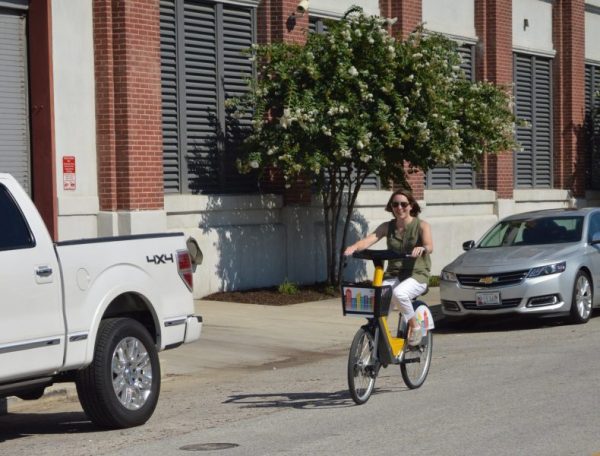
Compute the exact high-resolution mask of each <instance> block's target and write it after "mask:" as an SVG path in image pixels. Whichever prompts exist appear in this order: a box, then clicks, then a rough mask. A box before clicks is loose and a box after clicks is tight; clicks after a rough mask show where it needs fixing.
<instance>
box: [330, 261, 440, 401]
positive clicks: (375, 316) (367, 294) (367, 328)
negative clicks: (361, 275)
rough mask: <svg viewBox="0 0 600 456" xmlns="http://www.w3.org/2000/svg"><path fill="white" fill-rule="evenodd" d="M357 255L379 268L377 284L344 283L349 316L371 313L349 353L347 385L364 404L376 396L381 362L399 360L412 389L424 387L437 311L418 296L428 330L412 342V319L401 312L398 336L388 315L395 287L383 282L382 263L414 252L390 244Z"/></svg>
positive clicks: (422, 320)
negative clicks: (390, 247) (409, 339)
mask: <svg viewBox="0 0 600 456" xmlns="http://www.w3.org/2000/svg"><path fill="white" fill-rule="evenodd" d="M352 256H353V257H354V258H358V259H363V260H372V261H373V263H374V264H375V273H374V277H373V282H372V285H370V286H369V285H362V284H357V283H353V282H343V283H342V309H343V313H344V316H347V315H351V316H361V317H365V318H366V319H367V323H366V324H365V325H363V326H362V327H361V328H360V329H359V330H358V331H357V332H356V335H355V336H354V339H353V340H352V345H351V346H350V353H349V356H348V387H349V390H350V396H352V399H353V400H354V402H355V403H356V404H359V405H361V404H364V403H365V402H367V401H368V400H369V397H371V393H372V392H373V390H374V388H375V380H376V378H377V375H378V374H379V369H380V368H381V367H384V368H386V367H387V366H388V365H390V364H399V365H400V372H401V374H402V379H403V380H404V383H405V384H406V386H407V387H408V388H410V389H415V388H419V387H420V386H421V385H422V384H423V383H424V382H425V379H426V378H427V374H428V373H429V367H430V365H431V354H432V348H433V334H432V332H431V330H432V329H433V328H434V321H433V316H432V315H431V311H430V310H429V307H428V306H427V304H425V303H424V302H422V301H418V300H413V306H414V308H415V313H416V317H417V320H418V321H419V323H420V325H421V328H422V329H421V330H422V331H423V338H422V340H421V342H420V343H419V345H417V346H414V347H412V346H409V345H408V343H406V341H405V339H406V337H407V335H408V334H407V329H408V328H407V323H406V321H405V319H404V318H400V321H399V323H398V330H397V334H396V337H394V336H392V334H391V332H390V329H389V326H388V321H387V316H388V313H389V307H390V302H391V298H392V287H390V286H383V266H384V262H385V261H386V260H394V259H399V258H409V257H410V254H404V253H403V254H399V253H397V252H393V251H391V250H362V251H359V252H354V253H353V254H352Z"/></svg>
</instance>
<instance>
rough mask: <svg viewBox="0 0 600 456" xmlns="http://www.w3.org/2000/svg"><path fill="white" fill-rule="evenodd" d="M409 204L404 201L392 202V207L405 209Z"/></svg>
mask: <svg viewBox="0 0 600 456" xmlns="http://www.w3.org/2000/svg"><path fill="white" fill-rule="evenodd" d="M409 204H410V203H407V202H406V201H393V202H392V207H398V206H401V207H402V209H406V208H407V207H408V205H409Z"/></svg>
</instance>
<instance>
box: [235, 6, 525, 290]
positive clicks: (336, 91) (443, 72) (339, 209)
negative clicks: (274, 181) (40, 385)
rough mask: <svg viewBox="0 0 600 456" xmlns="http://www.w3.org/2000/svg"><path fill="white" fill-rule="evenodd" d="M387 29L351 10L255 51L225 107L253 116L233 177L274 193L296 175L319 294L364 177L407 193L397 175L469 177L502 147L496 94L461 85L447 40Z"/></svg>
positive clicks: (333, 274)
mask: <svg viewBox="0 0 600 456" xmlns="http://www.w3.org/2000/svg"><path fill="white" fill-rule="evenodd" d="M391 24H392V21H390V20H386V19H382V18H379V17H375V16H366V15H364V14H363V13H362V10H361V9H360V8H353V9H351V10H349V11H348V12H347V13H346V15H345V16H344V17H343V18H342V19H341V20H340V21H332V22H330V23H329V24H328V33H327V34H310V35H309V36H308V39H307V42H306V44H305V45H297V44H289V43H272V44H269V45H265V46H255V47H253V48H252V50H251V57H250V58H252V59H255V60H256V62H257V78H256V79H254V80H253V81H250V86H251V89H250V91H249V92H248V95H247V96H246V97H244V98H241V99H237V100H235V102H234V105H235V108H236V109H238V110H239V111H240V112H248V111H249V110H251V111H252V112H253V129H252V132H251V134H250V135H249V137H248V138H247V140H246V146H247V148H246V149H245V151H244V152H243V157H242V158H241V159H240V160H239V167H240V170H241V171H249V170H251V169H259V170H266V169H272V168H276V169H278V170H280V172H281V173H282V175H283V178H284V179H285V182H286V185H291V184H292V182H293V181H294V179H296V178H297V177H299V176H302V178H303V179H305V180H306V179H309V180H310V182H312V183H313V184H314V188H315V189H316V190H317V191H318V193H319V194H320V196H321V198H322V203H323V212H324V221H325V231H326V233H325V238H326V243H325V244H326V248H327V280H328V282H329V283H330V284H338V283H339V282H340V279H341V271H340V268H339V265H340V262H341V259H342V257H341V251H342V246H344V245H345V244H346V237H347V234H348V228H349V223H350V219H351V214H352V211H353V209H354V204H355V202H356V198H357V195H358V192H359V190H360V188H361V185H362V184H363V182H364V181H365V178H366V177H367V176H369V175H376V176H378V177H379V178H380V180H381V182H382V184H383V185H384V186H388V185H390V184H391V183H392V182H393V183H394V184H395V185H398V184H400V185H404V186H407V182H406V175H405V172H406V170H407V167H406V166H405V164H408V169H409V172H410V170H415V169H421V170H424V171H425V170H427V169H429V168H431V167H434V166H441V165H443V166H452V165H453V164H456V163H464V162H468V163H472V164H473V165H474V166H476V167H477V165H478V164H479V162H480V160H481V159H482V157H483V155H484V153H494V152H497V151H503V150H509V149H511V148H512V147H514V140H513V128H514V117H513V114H512V111H511V107H510V97H509V95H508V94H507V91H506V89H504V88H498V87H496V86H494V85H492V84H490V83H486V82H478V83H471V82H470V81H467V80H466V79H465V78H464V76H463V74H462V72H461V70H460V68H459V65H460V57H459V55H458V53H457V52H456V47H457V46H456V44H455V43H454V42H453V41H451V40H449V39H447V38H445V37H443V36H441V35H438V34H429V33H427V34H426V33H424V32H423V30H422V29H418V30H416V31H415V32H414V33H413V34H411V35H410V36H409V38H408V39H406V40H405V41H400V40H396V39H395V38H393V37H392V36H391V35H390V34H389V32H388V29H389V28H390V26H391ZM341 223H343V230H342V236H341V239H338V236H337V233H338V227H339V226H340V224H341Z"/></svg>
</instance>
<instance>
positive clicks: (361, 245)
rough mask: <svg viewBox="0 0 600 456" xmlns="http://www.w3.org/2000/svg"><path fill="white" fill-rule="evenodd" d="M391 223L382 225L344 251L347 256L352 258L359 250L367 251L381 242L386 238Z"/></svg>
mask: <svg viewBox="0 0 600 456" xmlns="http://www.w3.org/2000/svg"><path fill="white" fill-rule="evenodd" d="M388 223H389V222H385V223H382V224H381V225H379V226H378V227H377V229H376V230H375V231H373V232H372V233H371V234H369V235H368V236H367V237H364V238H362V239H361V240H360V241H357V242H355V243H354V244H352V245H350V246H348V247H346V250H344V255H345V256H350V255H352V254H353V253H354V252H356V251H358V250H365V249H368V248H369V247H371V246H372V245H373V244H375V243H376V242H377V241H379V240H380V239H381V238H382V237H384V236H385V235H386V233H387V227H388Z"/></svg>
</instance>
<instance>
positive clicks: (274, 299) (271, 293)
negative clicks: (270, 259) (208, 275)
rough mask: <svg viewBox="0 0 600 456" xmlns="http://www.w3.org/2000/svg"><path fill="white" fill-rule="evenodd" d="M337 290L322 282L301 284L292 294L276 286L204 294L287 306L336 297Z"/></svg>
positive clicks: (235, 300) (212, 298)
mask: <svg viewBox="0 0 600 456" xmlns="http://www.w3.org/2000/svg"><path fill="white" fill-rule="evenodd" d="M339 296H340V293H339V291H338V290H336V291H333V290H331V289H330V288H329V289H328V288H327V287H326V286H325V285H323V284H316V285H303V286H299V287H298V291H297V292H296V293H293V294H288V293H280V292H279V290H278V289H277V287H271V288H258V289H255V290H246V291H220V292H217V293H213V294H210V295H208V296H205V297H204V298H203V299H207V300H209V301H227V302H239V303H243V304H264V305H267V306H287V305H289V304H300V303H302V302H310V301H321V300H323V299H331V298H337V297H339Z"/></svg>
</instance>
